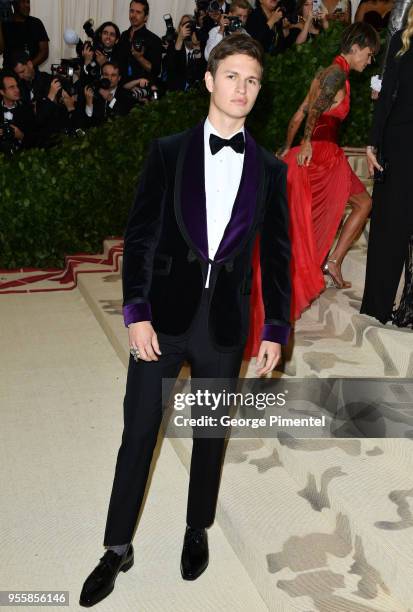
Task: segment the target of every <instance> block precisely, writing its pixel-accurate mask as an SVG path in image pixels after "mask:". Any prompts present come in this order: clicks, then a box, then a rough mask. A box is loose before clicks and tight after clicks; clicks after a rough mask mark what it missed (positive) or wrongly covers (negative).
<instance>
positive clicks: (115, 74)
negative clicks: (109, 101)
mask: <svg viewBox="0 0 413 612" xmlns="http://www.w3.org/2000/svg"><path fill="white" fill-rule="evenodd" d="M102 76H103V78H104V79H109V81H110V87H111V89H114V88H115V87H117V86H118V85H119V81H120V74H119V70H118V69H117V68H115V67H114V66H105V67H104V68H103V70H102Z"/></svg>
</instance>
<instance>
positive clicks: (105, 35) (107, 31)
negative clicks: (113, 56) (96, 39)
mask: <svg viewBox="0 0 413 612" xmlns="http://www.w3.org/2000/svg"><path fill="white" fill-rule="evenodd" d="M101 38H102V44H103V45H104V46H105V47H107V48H108V49H111V48H112V47H114V46H115V44H116V42H117V36H116V30H115V28H114V27H113V26H106V28H104V30H103V31H102V36H101Z"/></svg>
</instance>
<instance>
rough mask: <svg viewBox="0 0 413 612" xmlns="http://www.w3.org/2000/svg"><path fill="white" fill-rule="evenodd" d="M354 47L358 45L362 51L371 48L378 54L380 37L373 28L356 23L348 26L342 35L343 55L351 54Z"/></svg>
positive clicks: (363, 23) (362, 22)
mask: <svg viewBox="0 0 413 612" xmlns="http://www.w3.org/2000/svg"><path fill="white" fill-rule="evenodd" d="M353 45H358V46H359V47H360V49H365V48H366V47H369V48H370V49H371V50H372V52H373V53H374V54H376V53H378V51H379V49H380V37H379V35H378V33H377V31H376V30H375V29H374V28H373V26H371V25H370V24H368V23H365V22H364V21H356V22H355V23H352V24H351V25H349V26H347V28H346V29H345V30H344V32H343V34H342V35H341V53H350V51H351V47H352V46H353Z"/></svg>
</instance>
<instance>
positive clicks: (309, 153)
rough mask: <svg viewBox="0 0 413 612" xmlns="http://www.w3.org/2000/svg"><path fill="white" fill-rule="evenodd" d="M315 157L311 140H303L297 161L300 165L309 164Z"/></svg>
mask: <svg viewBox="0 0 413 612" xmlns="http://www.w3.org/2000/svg"><path fill="white" fill-rule="evenodd" d="M312 157H313V148H312V146H311V142H303V144H302V145H301V148H300V151H299V153H298V155H297V163H298V165H299V166H309V165H310V162H311V158H312Z"/></svg>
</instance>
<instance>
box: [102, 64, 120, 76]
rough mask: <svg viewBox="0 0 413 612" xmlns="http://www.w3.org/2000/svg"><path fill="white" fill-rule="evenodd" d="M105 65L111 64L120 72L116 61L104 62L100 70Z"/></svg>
mask: <svg viewBox="0 0 413 612" xmlns="http://www.w3.org/2000/svg"><path fill="white" fill-rule="evenodd" d="M105 66H112V67H113V68H115V70H117V71H118V72H119V74H120V66H119V64H118V63H117V62H105V63H104V64H103V66H102V72H103V69H104V68H105Z"/></svg>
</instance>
